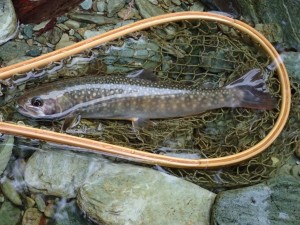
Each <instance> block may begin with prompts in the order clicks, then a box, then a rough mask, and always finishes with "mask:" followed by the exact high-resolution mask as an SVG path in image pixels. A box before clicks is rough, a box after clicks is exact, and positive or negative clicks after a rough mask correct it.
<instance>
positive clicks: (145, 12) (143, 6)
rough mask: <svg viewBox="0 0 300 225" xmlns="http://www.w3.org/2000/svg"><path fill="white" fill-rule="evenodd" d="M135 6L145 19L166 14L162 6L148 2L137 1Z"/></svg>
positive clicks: (144, 0) (145, 0) (146, 0)
mask: <svg viewBox="0 0 300 225" xmlns="http://www.w3.org/2000/svg"><path fill="white" fill-rule="evenodd" d="M135 4H136V6H137V8H138V10H139V11H140V14H141V16H142V17H143V18H149V17H152V16H158V15H162V14H164V13H165V11H164V10H163V9H162V8H161V7H160V6H158V5H154V4H152V3H150V2H149V1H148V0H135Z"/></svg>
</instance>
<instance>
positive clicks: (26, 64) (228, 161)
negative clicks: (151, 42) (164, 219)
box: [0, 12, 291, 169]
mask: <svg viewBox="0 0 300 225" xmlns="http://www.w3.org/2000/svg"><path fill="white" fill-rule="evenodd" d="M180 20H206V21H214V22H218V23H221V24H225V25H228V26H230V27H234V28H235V29H237V30H239V31H241V32H242V33H245V34H248V35H249V36H250V37H251V38H252V39H253V40H254V41H256V42H257V43H259V45H260V46H261V47H262V48H263V49H264V51H265V52H266V53H267V54H268V55H269V56H270V58H271V59H272V60H273V61H274V63H275V65H276V68H277V73H278V77H279V81H280V86H281V98H282V101H281V105H280V113H279V116H278V118H277V121H276V123H275V124H274V126H273V128H272V129H271V131H270V132H269V133H268V134H267V136H266V137H265V138H264V139H263V140H261V141H260V142H259V143H257V144H256V145H254V146H252V147H251V148H249V149H247V150H244V151H242V152H240V153H237V154H233V155H230V156H225V157H218V158H210V159H198V160H195V159H182V158H175V157H170V156H164V155H158V154H154V153H149V152H143V151H140V150H135V149H131V148H126V147H121V146H117V145H111V144H107V143H103V142H99V141H94V140H90V139H86V138H80V137H75V136H71V135H67V134H62V133H56V132H53V131H47V130H42V129H37V128H32V127H27V126H22V125H16V124H11V123H6V122H0V132H1V133H6V134H12V135H16V136H23V137H27V138H32V139H41V140H44V141H49V142H54V143H58V144H65V145H71V146H76V147H81V148H87V149H92V150H95V151H99V152H102V153H104V154H109V155H114V156H119V157H122V158H128V159H130V160H135V161H138V162H143V163H146V164H152V165H161V166H167V167H174V168H194V169H200V168H203V169H211V168H218V167H223V166H230V165H234V164H238V163H240V162H242V161H245V160H248V159H250V158H252V157H254V156H256V155H257V154H259V153H261V152H263V151H264V150H265V149H266V148H267V147H269V146H270V145H271V144H272V143H273V141H274V140H275V139H276V138H277V137H278V135H279V134H280V132H281V131H282V129H283V127H284V125H285V124H286V121H287V119H288V115H289V111H290V105H291V90H290V82H289V78H288V74H287V71H286V68H285V66H284V64H283V62H282V60H281V58H280V56H279V54H278V53H277V51H276V50H275V49H274V47H273V46H272V44H271V43H270V42H269V41H268V40H267V39H266V38H265V37H264V36H263V35H262V34H260V33H259V32H258V31H256V30H255V29H254V28H252V27H250V26H249V25H247V24H245V23H243V22H241V21H239V20H235V19H232V18H229V17H225V16H222V15H218V14H214V13H207V12H179V13H171V14H164V15H161V16H156V17H152V18H148V19H144V20H140V21H137V22H135V23H132V24H129V25H126V26H123V27H120V28H118V29H114V30H111V31H108V32H106V33H104V34H100V35H98V36H95V37H92V38H89V39H87V40H83V41H81V42H78V43H76V44H73V45H70V46H67V47H65V48H62V49H59V50H56V51H53V52H50V53H47V54H44V55H41V56H39V57H36V58H33V59H30V60H26V61H23V62H20V63H17V64H14V65H10V66H7V67H4V68H1V69H0V79H7V78H10V77H11V76H13V75H14V74H19V73H25V72H27V71H30V70H32V69H34V68H41V67H43V66H45V65H48V64H51V63H52V62H55V61H60V60H62V59H64V58H66V57H69V56H72V55H74V54H78V53H80V52H82V51H84V50H87V49H90V48H93V47H96V46H98V45H101V44H104V43H106V42H109V41H112V40H115V39H117V38H119V37H122V36H124V35H126V34H130V33H132V32H136V31H140V30H143V29H146V28H150V27H153V26H156V25H161V24H164V23H169V22H175V21H180Z"/></svg>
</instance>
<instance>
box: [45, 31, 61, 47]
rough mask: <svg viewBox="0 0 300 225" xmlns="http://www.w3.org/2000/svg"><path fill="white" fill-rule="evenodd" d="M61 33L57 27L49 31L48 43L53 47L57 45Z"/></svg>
mask: <svg viewBox="0 0 300 225" xmlns="http://www.w3.org/2000/svg"><path fill="white" fill-rule="evenodd" d="M62 35H63V32H62V30H61V29H59V28H58V27H54V28H53V29H52V30H51V31H49V34H48V39H49V42H50V43H51V44H53V45H55V44H57V43H58V42H59V40H60V39H61V37H62Z"/></svg>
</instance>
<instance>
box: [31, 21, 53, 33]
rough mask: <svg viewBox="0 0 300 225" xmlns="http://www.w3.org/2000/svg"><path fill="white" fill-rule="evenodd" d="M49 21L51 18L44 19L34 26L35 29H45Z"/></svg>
mask: <svg viewBox="0 0 300 225" xmlns="http://www.w3.org/2000/svg"><path fill="white" fill-rule="evenodd" d="M49 22H50V20H45V21H43V22H41V23H39V24H37V25H35V26H34V27H33V30H34V31H39V30H42V29H44V28H45V27H46V25H47V24H48V23H49Z"/></svg>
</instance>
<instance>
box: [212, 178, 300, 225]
mask: <svg viewBox="0 0 300 225" xmlns="http://www.w3.org/2000/svg"><path fill="white" fill-rule="evenodd" d="M299 211H300V180H299V179H297V178H295V177H293V176H279V177H276V178H273V179H271V180H269V181H267V182H264V183H262V184H258V185H254V186H251V187H247V188H241V189H236V190H231V191H224V192H221V193H220V194H218V195H217V198H216V202H215V204H214V206H213V210H212V224H249V225H250V224H253V225H254V224H260V225H268V224H274V225H277V224H278V225H280V224H298V223H299V220H300V214H299V213H298V212H299Z"/></svg>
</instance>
